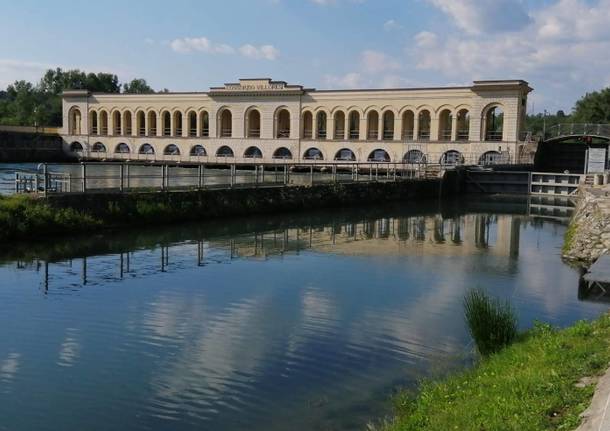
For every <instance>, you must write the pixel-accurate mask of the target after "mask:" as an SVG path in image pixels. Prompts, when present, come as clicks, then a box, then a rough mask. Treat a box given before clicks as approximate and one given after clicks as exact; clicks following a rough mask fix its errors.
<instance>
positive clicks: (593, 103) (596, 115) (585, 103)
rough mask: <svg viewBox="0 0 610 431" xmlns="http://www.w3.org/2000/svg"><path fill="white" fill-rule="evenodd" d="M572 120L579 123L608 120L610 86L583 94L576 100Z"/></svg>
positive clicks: (605, 121) (609, 116)
mask: <svg viewBox="0 0 610 431" xmlns="http://www.w3.org/2000/svg"><path fill="white" fill-rule="evenodd" d="M573 118H574V121H577V122H580V123H609V122H610V87H608V88H604V89H603V90H600V91H594V92H592V93H587V94H585V95H584V96H583V97H582V98H581V99H579V100H578V101H577V102H576V105H575V106H574V110H573Z"/></svg>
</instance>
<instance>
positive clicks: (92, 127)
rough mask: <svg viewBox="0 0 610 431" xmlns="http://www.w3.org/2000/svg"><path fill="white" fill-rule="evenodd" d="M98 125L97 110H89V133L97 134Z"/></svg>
mask: <svg viewBox="0 0 610 431" xmlns="http://www.w3.org/2000/svg"><path fill="white" fill-rule="evenodd" d="M99 131H100V129H99V127H98V125H97V112H95V111H91V112H89V133H90V134H92V135H98V134H99Z"/></svg>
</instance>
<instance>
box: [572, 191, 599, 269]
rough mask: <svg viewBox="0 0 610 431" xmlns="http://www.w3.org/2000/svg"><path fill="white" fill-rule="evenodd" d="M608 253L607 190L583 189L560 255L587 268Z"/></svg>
mask: <svg viewBox="0 0 610 431" xmlns="http://www.w3.org/2000/svg"><path fill="white" fill-rule="evenodd" d="M609 250H610V187H608V186H606V187H605V188H596V189H582V190H581V191H580V200H579V202H578V204H577V206H576V210H575V212H574V215H573V217H572V221H571V222H570V226H569V227H568V230H567V232H566V238H565V244H564V247H563V250H562V255H563V257H564V258H565V259H568V260H571V261H577V262H582V263H584V264H590V263H592V262H594V261H595V260H596V259H597V258H598V257H599V256H601V255H602V254H604V253H606V252H608V251H609Z"/></svg>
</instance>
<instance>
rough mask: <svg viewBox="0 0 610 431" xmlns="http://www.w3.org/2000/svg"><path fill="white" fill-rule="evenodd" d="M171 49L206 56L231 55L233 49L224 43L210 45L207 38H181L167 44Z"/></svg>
mask: <svg viewBox="0 0 610 431" xmlns="http://www.w3.org/2000/svg"><path fill="white" fill-rule="evenodd" d="M169 46H170V47H171V49H173V50H174V51H176V52H180V53H188V52H193V51H200V52H205V53H207V54H233V53H234V52H235V49H233V47H231V46H229V45H227V44H224V43H218V44H216V43H212V42H211V41H210V40H209V39H208V38H207V37H183V38H179V39H174V40H172V41H171V42H170V43H169Z"/></svg>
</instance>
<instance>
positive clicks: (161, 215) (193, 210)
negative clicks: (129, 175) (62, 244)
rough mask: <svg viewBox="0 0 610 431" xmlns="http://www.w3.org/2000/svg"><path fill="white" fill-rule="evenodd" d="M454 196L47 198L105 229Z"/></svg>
mask: <svg viewBox="0 0 610 431" xmlns="http://www.w3.org/2000/svg"><path fill="white" fill-rule="evenodd" d="M441 189H442V191H443V192H445V193H451V187H450V186H447V187H445V188H442V187H441V180H440V179H430V180H412V181H398V182H387V183H381V182H379V183H345V184H325V185H315V186H311V187H306V186H294V187H267V188H258V189H251V188H249V189H239V188H236V189H229V190H199V191H175V192H134V193H124V194H119V193H85V194H82V193H72V194H68V195H56V196H53V195H51V196H49V198H48V202H49V203H50V204H51V205H53V206H55V207H60V208H73V209H76V210H79V211H82V212H84V213H86V214H89V215H92V216H94V217H96V218H99V219H102V220H103V221H104V222H105V224H107V225H117V226H120V225H126V224H134V223H137V224H140V223H144V224H158V223H175V222H179V221H187V220H203V219H210V218H219V217H227V216H247V215H252V214H262V213H273V212H280V211H307V210H311V209H316V208H333V207H334V208H337V207H343V206H365V205H374V204H380V203H385V202H391V201H402V202H411V201H415V200H422V199H434V200H437V199H438V197H439V196H440V194H441Z"/></svg>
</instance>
